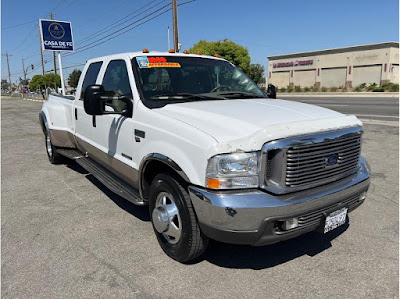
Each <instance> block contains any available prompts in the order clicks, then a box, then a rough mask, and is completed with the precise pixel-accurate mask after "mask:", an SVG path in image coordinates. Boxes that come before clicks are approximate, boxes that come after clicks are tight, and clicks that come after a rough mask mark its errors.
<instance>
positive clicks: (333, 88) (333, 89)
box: [330, 87, 338, 92]
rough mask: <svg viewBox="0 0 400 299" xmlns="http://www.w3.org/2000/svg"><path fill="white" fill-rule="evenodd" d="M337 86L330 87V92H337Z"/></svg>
mask: <svg viewBox="0 0 400 299" xmlns="http://www.w3.org/2000/svg"><path fill="white" fill-rule="evenodd" d="M337 90H338V88H337V87H331V89H330V91H332V92H337Z"/></svg>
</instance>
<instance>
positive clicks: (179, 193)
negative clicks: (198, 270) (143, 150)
mask: <svg viewBox="0 0 400 299" xmlns="http://www.w3.org/2000/svg"><path fill="white" fill-rule="evenodd" d="M149 210H150V215H151V222H152V224H153V229H154V232H155V234H156V236H157V240H158V243H159V244H160V246H161V248H162V249H163V250H164V252H165V253H166V254H167V255H168V256H169V257H171V258H173V259H174V260H177V261H179V262H181V263H184V262H187V261H190V260H193V259H195V258H196V257H198V256H200V255H202V254H203V253H204V251H205V250H206V248H207V245H208V238H207V237H206V236H204V235H203V234H202V232H201V231H200V227H199V224H198V222H197V219H196V215H195V213H194V209H193V206H192V203H191V201H190V198H189V194H188V192H187V191H186V188H184V186H183V184H182V183H181V182H180V179H179V178H178V177H176V176H174V175H167V174H159V175H157V176H156V177H155V178H154V180H153V182H152V184H151V188H150V198H149Z"/></svg>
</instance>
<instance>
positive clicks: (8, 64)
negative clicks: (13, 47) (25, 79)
mask: <svg viewBox="0 0 400 299" xmlns="http://www.w3.org/2000/svg"><path fill="white" fill-rule="evenodd" d="M2 55H3V56H6V57H7V68H8V83H10V90H11V72H10V62H9V61H8V56H12V55H10V54H8V52H6V54H2Z"/></svg>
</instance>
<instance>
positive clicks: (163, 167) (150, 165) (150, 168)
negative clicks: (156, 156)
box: [140, 160, 188, 200]
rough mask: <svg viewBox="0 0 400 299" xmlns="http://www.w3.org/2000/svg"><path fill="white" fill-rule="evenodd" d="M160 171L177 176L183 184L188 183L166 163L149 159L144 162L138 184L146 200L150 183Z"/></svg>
mask: <svg viewBox="0 0 400 299" xmlns="http://www.w3.org/2000/svg"><path fill="white" fill-rule="evenodd" d="M160 173H167V174H171V175H174V176H176V177H179V178H180V179H181V182H182V183H184V185H187V184H188V181H187V180H186V179H185V178H183V177H182V176H181V175H180V174H179V173H178V172H177V171H176V170H175V169H173V168H172V167H171V166H169V165H168V164H166V163H164V162H161V161H158V160H151V161H149V162H147V163H146V165H145V166H144V169H143V174H142V179H141V184H140V185H141V186H140V188H141V189H142V197H143V199H146V200H147V199H149V194H150V186H151V183H152V182H153V180H154V178H155V177H156V175H157V174H160Z"/></svg>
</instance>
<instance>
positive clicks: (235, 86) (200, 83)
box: [132, 56, 266, 105]
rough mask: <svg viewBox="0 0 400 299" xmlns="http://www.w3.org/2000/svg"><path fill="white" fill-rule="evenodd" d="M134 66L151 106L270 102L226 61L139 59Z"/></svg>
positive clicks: (164, 57)
mask: <svg viewBox="0 0 400 299" xmlns="http://www.w3.org/2000/svg"><path fill="white" fill-rule="evenodd" d="M132 65H133V67H134V68H135V71H136V73H137V75H138V79H139V81H140V84H138V85H139V86H138V87H139V89H141V93H142V95H143V97H144V101H145V102H147V103H149V102H150V104H151V102H158V103H160V102H163V104H162V105H165V104H169V103H182V102H189V101H202V100H216V99H220V100H226V99H244V98H266V95H265V94H264V93H263V92H262V91H261V90H260V88H258V86H257V85H256V84H255V83H254V82H253V81H252V80H250V79H249V77H247V76H246V75H245V74H244V73H243V72H242V71H241V70H240V69H239V68H237V67H235V66H234V65H232V64H231V63H229V62H227V61H223V60H216V59H209V58H200V57H182V56H176V57H174V56H141V57H135V58H134V59H133V60H132ZM153 104H155V103H153Z"/></svg>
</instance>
